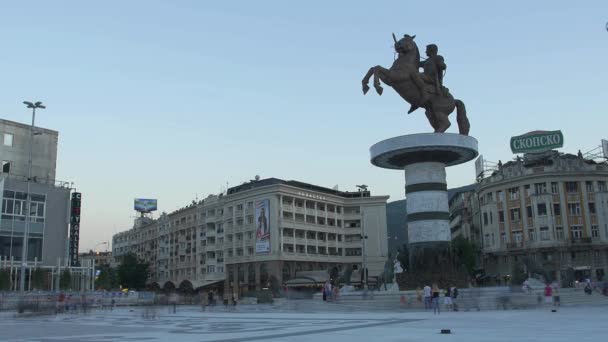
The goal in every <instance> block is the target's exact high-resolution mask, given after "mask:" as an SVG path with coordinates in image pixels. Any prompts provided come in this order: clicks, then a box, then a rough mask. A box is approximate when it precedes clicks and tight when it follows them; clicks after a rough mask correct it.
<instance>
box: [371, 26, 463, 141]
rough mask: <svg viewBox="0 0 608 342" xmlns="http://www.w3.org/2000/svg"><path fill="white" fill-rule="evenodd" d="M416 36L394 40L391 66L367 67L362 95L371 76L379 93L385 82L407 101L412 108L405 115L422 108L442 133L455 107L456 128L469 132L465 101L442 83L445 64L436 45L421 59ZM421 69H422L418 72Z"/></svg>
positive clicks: (436, 129)
mask: <svg viewBox="0 0 608 342" xmlns="http://www.w3.org/2000/svg"><path fill="white" fill-rule="evenodd" d="M414 38H416V36H415V35H414V36H410V35H407V34H406V35H404V36H403V38H401V39H400V40H399V41H397V39H396V37H395V35H394V34H393V40H394V41H395V52H396V53H397V54H398V57H397V59H396V60H395V62H394V63H393V65H392V66H391V68H390V69H385V68H383V67H381V66H379V65H378V66H375V67H372V68H370V69H369V71H368V72H367V74H366V75H365V77H364V78H363V81H362V83H363V94H366V93H367V91H368V90H369V86H368V83H369V79H370V78H371V77H372V75H373V76H374V88H376V92H377V93H378V95H382V91H383V89H382V86H381V85H380V80H382V82H384V84H386V85H388V86H390V87H392V88H393V89H395V91H396V92H397V93H398V94H399V95H400V96H401V97H402V98H403V99H404V100H405V101H407V102H408V103H409V104H410V105H411V107H410V110H409V111H408V114H410V113H412V112H413V111H415V110H416V109H418V108H424V110H425V114H426V117H427V119H428V120H429V123H430V124H431V126H432V127H433V129H435V133H444V132H445V131H446V130H447V129H448V128H449V127H450V125H451V124H450V120H448V115H450V113H452V112H453V111H454V108H456V121H457V122H458V130H459V133H460V134H462V135H469V128H470V124H469V119H468V118H467V111H466V108H465V106H464V103H463V102H462V101H460V100H455V99H454V97H453V96H452V95H451V94H450V91H449V89H448V88H446V87H444V86H443V75H444V71H445V70H446V64H445V61H444V59H443V57H442V56H441V55H439V54H438V48H437V45H435V44H430V45H428V46H427V49H426V54H427V56H428V59H426V60H424V61H420V52H419V51H418V46H417V45H416V42H414ZM420 68H423V70H424V72H422V73H421V72H420V71H419V70H420Z"/></svg>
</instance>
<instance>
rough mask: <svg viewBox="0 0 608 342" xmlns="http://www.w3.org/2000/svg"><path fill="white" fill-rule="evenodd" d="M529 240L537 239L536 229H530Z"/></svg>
mask: <svg viewBox="0 0 608 342" xmlns="http://www.w3.org/2000/svg"><path fill="white" fill-rule="evenodd" d="M528 240H530V241H534V240H536V233H535V232H534V229H528Z"/></svg>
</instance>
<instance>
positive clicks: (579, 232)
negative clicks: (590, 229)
mask: <svg viewBox="0 0 608 342" xmlns="http://www.w3.org/2000/svg"><path fill="white" fill-rule="evenodd" d="M570 237H571V238H572V239H580V238H582V237H583V227H582V226H571V227H570Z"/></svg>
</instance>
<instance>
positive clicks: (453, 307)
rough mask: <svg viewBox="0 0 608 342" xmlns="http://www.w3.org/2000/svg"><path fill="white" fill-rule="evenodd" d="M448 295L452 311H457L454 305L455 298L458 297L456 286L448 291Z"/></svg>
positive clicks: (456, 306)
mask: <svg viewBox="0 0 608 342" xmlns="http://www.w3.org/2000/svg"><path fill="white" fill-rule="evenodd" d="M450 294H451V295H452V311H458V305H457V304H456V298H457V297H458V288H457V287H456V286H452V288H451V289H450Z"/></svg>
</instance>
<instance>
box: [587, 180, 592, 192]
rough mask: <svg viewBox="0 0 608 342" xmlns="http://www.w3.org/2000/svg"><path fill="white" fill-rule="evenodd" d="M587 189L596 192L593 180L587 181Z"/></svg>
mask: <svg viewBox="0 0 608 342" xmlns="http://www.w3.org/2000/svg"><path fill="white" fill-rule="evenodd" d="M585 190H587V192H594V189H593V182H592V181H586V182H585Z"/></svg>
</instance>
